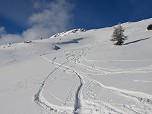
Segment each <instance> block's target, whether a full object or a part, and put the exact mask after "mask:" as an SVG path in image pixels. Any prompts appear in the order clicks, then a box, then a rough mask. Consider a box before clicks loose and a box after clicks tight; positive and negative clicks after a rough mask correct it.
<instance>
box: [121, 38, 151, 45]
mask: <svg viewBox="0 0 152 114" xmlns="http://www.w3.org/2000/svg"><path fill="white" fill-rule="evenodd" d="M150 38H151V37H148V38H142V39H139V40H135V41H131V42H127V43H125V44H123V45H129V44H133V43H136V42H140V41H143V40H148V39H150Z"/></svg>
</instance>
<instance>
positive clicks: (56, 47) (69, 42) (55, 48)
mask: <svg viewBox="0 0 152 114" xmlns="http://www.w3.org/2000/svg"><path fill="white" fill-rule="evenodd" d="M82 39H83V38H77V39H73V40H70V41H66V42H59V43H54V44H52V45H53V49H54V50H59V49H60V47H59V46H57V45H66V44H73V43H79V41H80V40H82Z"/></svg>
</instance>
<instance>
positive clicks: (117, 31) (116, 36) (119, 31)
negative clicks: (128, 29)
mask: <svg viewBox="0 0 152 114" xmlns="http://www.w3.org/2000/svg"><path fill="white" fill-rule="evenodd" d="M123 32H124V29H123V28H122V26H121V24H119V25H118V26H116V27H114V31H113V35H112V39H111V41H113V42H115V41H116V43H114V45H123V43H124V41H125V40H126V39H127V36H125V35H124V34H123Z"/></svg>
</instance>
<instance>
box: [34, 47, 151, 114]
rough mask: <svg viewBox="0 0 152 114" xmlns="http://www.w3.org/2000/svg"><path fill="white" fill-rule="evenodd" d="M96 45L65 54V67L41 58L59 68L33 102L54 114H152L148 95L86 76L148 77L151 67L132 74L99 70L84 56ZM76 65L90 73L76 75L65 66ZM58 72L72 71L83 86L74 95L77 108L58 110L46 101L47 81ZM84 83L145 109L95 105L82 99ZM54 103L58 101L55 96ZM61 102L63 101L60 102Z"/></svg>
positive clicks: (132, 71)
mask: <svg viewBox="0 0 152 114" xmlns="http://www.w3.org/2000/svg"><path fill="white" fill-rule="evenodd" d="M94 46H96V45H92V47H91V46H86V47H85V46H84V47H83V48H77V49H73V50H71V51H70V52H69V53H68V54H66V59H67V61H65V62H64V63H62V64H60V63H57V62H55V59H56V58H54V59H53V60H49V59H48V58H47V57H45V55H47V54H42V55H41V57H42V58H43V59H45V60H47V61H48V62H50V63H52V64H54V65H56V66H57V67H56V68H55V69H54V70H53V71H52V72H51V73H50V74H49V75H48V76H47V77H46V78H45V79H44V81H43V83H42V85H41V87H40V88H39V91H38V92H37V93H36V94H35V96H34V101H35V102H36V103H37V104H39V105H41V106H42V107H44V108H46V109H49V110H51V111H53V112H55V113H59V112H61V113H62V112H63V113H68V114H71V113H73V114H89V113H90V114H91V113H97V114H101V113H109V114H110V113H112V114H128V113H131V114H141V113H140V112H141V111H143V113H147V111H146V110H148V111H149V112H150V111H152V96H151V95H148V94H146V93H141V92H134V91H128V90H122V89H118V88H114V87H108V86H105V85H103V84H102V83H101V82H99V81H97V80H94V79H92V78H90V77H89V76H87V74H93V75H102V74H119V73H149V72H152V67H151V65H150V66H147V67H143V68H137V69H133V70H123V69H108V68H100V67H98V66H96V65H95V64H94V63H93V61H95V60H88V59H86V58H85V57H84V56H85V51H86V50H88V49H91V48H93V47H94ZM80 60H83V61H86V62H88V63H90V65H85V64H82V63H81V62H80ZM71 61H74V63H75V65H77V66H79V67H81V68H83V69H85V70H86V71H87V72H90V73H87V72H81V71H79V72H78V71H76V70H75V69H73V68H72V67H69V66H66V65H65V64H66V63H68V62H71ZM113 61H123V62H127V61H135V62H137V61H138V60H113ZM140 61H151V60H140ZM58 69H65V70H67V69H68V70H70V71H72V72H73V74H75V75H76V76H77V77H78V78H79V80H80V84H79V86H78V87H77V90H76V93H75V100H74V106H73V107H72V106H71V107H67V106H56V105H53V104H51V103H49V102H48V101H47V100H46V99H45V98H44V97H43V88H44V86H45V83H46V81H47V79H48V78H49V77H50V76H51V75H53V73H54V72H55V71H57V70H58ZM85 80H88V81H89V82H92V83H94V84H96V85H98V86H100V88H101V89H102V88H104V89H105V90H107V91H108V92H112V93H113V94H117V95H118V96H121V97H124V98H126V99H128V100H131V101H134V102H135V104H136V105H138V106H139V107H144V108H143V109H139V108H133V107H134V106H131V105H125V104H119V103H118V104H116V103H109V102H104V101H101V100H102V99H101V100H100V101H97V102H95V101H94V100H89V101H88V100H86V99H83V87H84V86H85ZM115 97H117V96H115ZM54 98H55V99H58V98H56V97H55V96H54ZM59 100H60V99H59ZM118 105H119V106H121V107H122V108H121V109H119V108H117V107H116V106H118Z"/></svg>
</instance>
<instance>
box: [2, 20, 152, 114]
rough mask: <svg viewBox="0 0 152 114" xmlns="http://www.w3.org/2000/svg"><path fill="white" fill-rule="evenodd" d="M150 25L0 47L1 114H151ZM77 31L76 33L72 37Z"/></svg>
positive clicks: (143, 23) (142, 23)
mask: <svg viewBox="0 0 152 114" xmlns="http://www.w3.org/2000/svg"><path fill="white" fill-rule="evenodd" d="M150 23H152V19H147V20H143V21H140V22H134V23H124V24H122V26H123V28H124V29H125V33H124V34H125V35H127V36H128V40H126V41H125V44H124V45H123V46H114V45H113V44H112V42H110V39H111V35H112V32H113V28H112V27H109V28H103V29H98V30H89V31H81V30H83V29H78V30H71V31H74V32H71V31H68V32H64V33H59V34H58V35H56V36H52V37H50V38H48V39H44V40H35V41H32V42H29V43H26V42H25V43H18V44H7V45H1V46H0V114H152V51H151V49H152V31H148V30H146V28H147V26H148V25H149V24H150ZM75 31H77V32H75Z"/></svg>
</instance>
